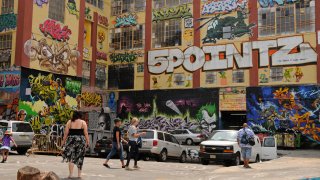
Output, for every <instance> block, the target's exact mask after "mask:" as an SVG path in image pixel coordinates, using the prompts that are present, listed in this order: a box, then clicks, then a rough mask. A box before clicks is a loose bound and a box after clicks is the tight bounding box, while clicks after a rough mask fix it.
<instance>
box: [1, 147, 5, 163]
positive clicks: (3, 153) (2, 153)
mask: <svg viewBox="0 0 320 180" xmlns="http://www.w3.org/2000/svg"><path fill="white" fill-rule="evenodd" d="M1 155H2V162H4V156H5V150H2V152H1Z"/></svg>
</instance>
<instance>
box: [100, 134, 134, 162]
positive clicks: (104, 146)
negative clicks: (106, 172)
mask: <svg viewBox="0 0 320 180" xmlns="http://www.w3.org/2000/svg"><path fill="white" fill-rule="evenodd" d="M122 145H123V153H122V156H123V158H125V159H126V158H127V155H128V150H129V147H128V144H126V143H122ZM111 148H112V139H110V138H108V137H103V138H102V139H100V140H98V141H97V143H96V145H95V147H94V152H95V153H97V154H98V156H99V157H107V155H108V154H109V153H110V152H111Z"/></svg>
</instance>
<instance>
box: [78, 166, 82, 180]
mask: <svg viewBox="0 0 320 180" xmlns="http://www.w3.org/2000/svg"><path fill="white" fill-rule="evenodd" d="M78 178H81V169H80V168H78Z"/></svg>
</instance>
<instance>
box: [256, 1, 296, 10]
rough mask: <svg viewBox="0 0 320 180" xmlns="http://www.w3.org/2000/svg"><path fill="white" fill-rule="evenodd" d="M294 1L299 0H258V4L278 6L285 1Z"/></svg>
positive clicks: (264, 6)
mask: <svg viewBox="0 0 320 180" xmlns="http://www.w3.org/2000/svg"><path fill="white" fill-rule="evenodd" d="M295 2H299V0H259V4H260V6H261V7H263V8H266V7H273V6H275V5H276V4H277V5H279V6H282V5H284V4H286V3H295Z"/></svg>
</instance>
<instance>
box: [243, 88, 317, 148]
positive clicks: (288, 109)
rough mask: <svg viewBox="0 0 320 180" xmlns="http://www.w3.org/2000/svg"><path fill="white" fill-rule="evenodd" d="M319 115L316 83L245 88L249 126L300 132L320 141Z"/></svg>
mask: <svg viewBox="0 0 320 180" xmlns="http://www.w3.org/2000/svg"><path fill="white" fill-rule="evenodd" d="M319 114H320V87H319V86H291V87H259V88H247V118H248V121H249V122H250V125H252V126H254V125H258V126H263V127H264V128H265V129H267V130H269V131H273V132H275V131H280V130H288V129H290V130H296V131H300V132H301V133H302V134H303V135H304V136H305V137H307V138H308V139H310V140H312V141H315V142H317V143H319V144H320V121H319Z"/></svg>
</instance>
